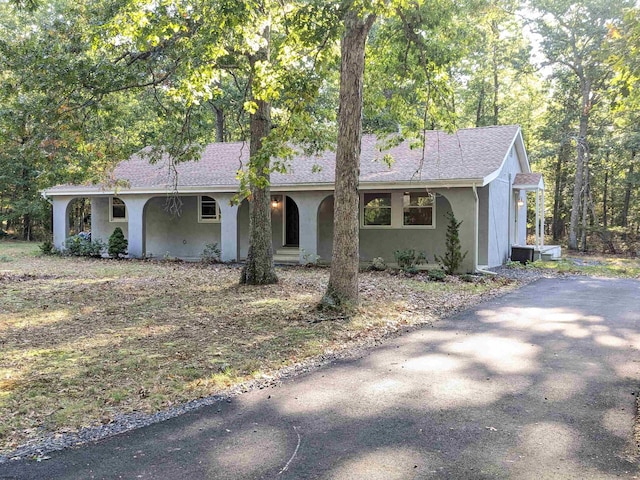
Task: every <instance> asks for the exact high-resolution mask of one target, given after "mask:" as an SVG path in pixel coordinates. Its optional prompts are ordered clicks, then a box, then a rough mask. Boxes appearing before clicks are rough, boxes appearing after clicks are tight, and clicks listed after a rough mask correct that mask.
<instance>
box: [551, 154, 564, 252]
mask: <svg viewBox="0 0 640 480" xmlns="http://www.w3.org/2000/svg"><path fill="white" fill-rule="evenodd" d="M566 152H567V144H566V143H565V144H563V145H561V146H560V150H559V151H558V159H557V161H556V168H555V188H554V197H553V241H554V242H557V241H558V240H560V238H562V236H563V235H564V222H563V221H562V218H561V215H562V211H563V210H564V208H563V207H564V201H563V197H562V190H564V185H565V181H566V180H565V168H563V167H564V163H565V155H566Z"/></svg>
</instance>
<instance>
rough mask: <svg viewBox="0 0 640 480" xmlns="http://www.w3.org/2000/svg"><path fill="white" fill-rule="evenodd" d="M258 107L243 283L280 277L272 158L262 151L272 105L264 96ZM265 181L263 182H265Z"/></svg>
mask: <svg viewBox="0 0 640 480" xmlns="http://www.w3.org/2000/svg"><path fill="white" fill-rule="evenodd" d="M256 103H257V105H258V109H257V110H256V112H255V113H254V114H252V115H251V119H250V130H251V132H250V135H251V143H250V145H249V158H250V160H249V168H250V169H251V170H253V171H255V175H256V181H255V182H253V183H252V185H251V196H250V197H249V252H248V253H247V261H246V263H245V264H244V267H243V269H242V273H241V275H240V283H245V284H249V285H268V284H270V283H276V282H277V281H278V277H277V276H276V271H275V268H274V266H273V245H272V241H271V205H270V195H271V193H270V192H271V189H270V188H269V173H265V172H268V168H265V167H268V166H269V159H268V158H266V159H265V158H263V154H262V153H260V149H261V147H262V140H263V139H264V138H265V137H266V136H267V135H268V134H269V131H270V129H271V106H270V104H269V103H268V102H265V101H263V100H257V101H256ZM262 185H264V186H262Z"/></svg>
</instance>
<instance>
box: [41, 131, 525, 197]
mask: <svg viewBox="0 0 640 480" xmlns="http://www.w3.org/2000/svg"><path fill="white" fill-rule="evenodd" d="M518 132H519V127H518V126H497V127H484V128H474V129H461V130H458V131H457V132H456V133H454V134H447V133H445V132H442V131H429V132H427V134H426V142H425V143H426V145H425V148H424V159H423V149H422V148H420V147H418V148H411V146H410V144H409V142H403V143H402V144H400V145H398V146H396V147H393V148H391V149H390V150H386V151H382V152H381V151H380V145H381V143H380V142H379V141H378V140H377V139H376V137H375V135H364V136H363V139H362V155H361V161H360V182H361V184H363V185H364V184H367V183H386V182H421V183H428V182H432V181H439V182H443V181H444V182H446V181H455V180H477V179H483V178H485V177H487V176H488V175H491V174H492V173H494V172H495V171H496V170H498V169H499V168H500V167H501V165H502V163H503V161H504V159H505V157H506V155H507V154H508V153H509V148H510V147H511V146H512V145H513V142H514V139H515V137H516V135H517V134H518ZM386 154H389V155H391V157H392V158H393V164H392V166H391V168H389V166H388V165H387V164H386V163H385V162H384V161H382V159H383V157H384V156H385V155H386ZM248 155H249V146H248V144H246V143H241V142H235V143H212V144H209V145H207V147H206V148H205V149H204V150H203V152H202V155H201V159H200V160H199V161H197V162H195V161H194V162H185V163H181V164H179V165H178V167H177V171H178V190H180V188H195V187H216V186H217V187H234V186H236V185H237V184H238V181H237V179H236V172H237V170H238V168H239V167H240V166H241V162H242V164H243V165H246V162H247V160H248ZM168 163H169V162H168V161H167V160H162V161H160V162H158V163H156V164H154V165H151V164H149V163H148V161H147V160H146V159H145V158H141V157H139V156H137V155H134V156H133V157H131V158H130V159H128V160H125V161H123V162H121V163H120V164H119V165H118V166H117V167H116V169H115V171H114V178H115V179H118V180H125V181H127V182H128V183H129V185H130V187H131V189H135V190H139V189H145V188H148V189H158V188H167V187H168V186H170V185H172V182H171V177H170V175H169V169H168V168H167V167H168ZM318 167H319V169H318ZM334 169H335V152H332V151H326V152H323V153H322V154H320V155H318V156H311V157H309V156H305V155H299V156H296V157H295V158H294V159H293V161H292V162H291V168H290V171H289V173H287V174H279V173H274V174H272V176H271V183H272V186H274V187H278V186H281V187H286V186H291V185H300V186H304V185H305V184H315V185H318V184H327V185H328V186H331V187H332V184H333V183H334V176H335V175H334V173H335V172H334ZM318 170H319V171H318ZM76 188H77V190H84V191H88V190H95V191H100V190H101V189H102V187H100V186H92V187H87V186H84V187H70V186H60V187H54V188H53V189H50V190H48V192H51V193H55V191H56V190H58V189H62V190H65V191H73V190H76Z"/></svg>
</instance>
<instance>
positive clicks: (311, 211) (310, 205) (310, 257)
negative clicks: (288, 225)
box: [287, 192, 330, 265]
mask: <svg viewBox="0 0 640 480" xmlns="http://www.w3.org/2000/svg"><path fill="white" fill-rule="evenodd" d="M329 194H330V193H328V192H305V193H287V196H288V197H291V198H292V199H293V201H294V202H296V205H298V213H299V217H300V228H299V231H300V263H301V264H303V265H304V264H306V263H316V262H317V261H318V260H317V256H318V208H319V207H320V204H321V203H322V201H323V200H324V199H325V198H327V196H328V195H329Z"/></svg>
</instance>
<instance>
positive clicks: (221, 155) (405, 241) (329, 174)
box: [43, 126, 544, 271]
mask: <svg viewBox="0 0 640 480" xmlns="http://www.w3.org/2000/svg"><path fill="white" fill-rule="evenodd" d="M248 152H249V149H248V146H247V145H246V144H244V143H242V142H236V143H213V144H210V145H208V146H207V147H206V148H204V150H203V151H202V154H201V158H200V160H199V161H193V162H185V163H181V164H179V165H178V166H177V184H174V182H173V180H172V178H171V175H170V169H169V168H168V162H163V161H161V162H159V163H156V164H150V163H148V161H147V160H146V159H145V158H142V157H140V156H133V157H131V158H130V159H128V160H125V161H123V162H121V163H120V164H119V165H118V166H117V167H116V168H115V171H114V178H115V179H117V180H120V181H124V182H125V183H126V185H127V186H126V187H120V188H114V187H108V186H105V185H60V186H56V187H53V188H50V189H48V190H46V191H45V192H43V194H44V195H45V196H46V197H47V198H48V199H50V201H51V202H52V203H53V232H54V245H55V247H56V248H59V249H60V248H63V246H64V242H65V240H66V238H67V236H68V235H69V205H70V204H71V202H72V201H73V200H74V199H76V198H79V197H88V198H90V199H91V229H92V238H94V239H97V238H99V239H102V240H103V241H106V240H107V239H108V237H109V236H110V235H111V233H112V232H113V230H114V228H115V227H117V226H119V227H121V228H122V230H123V231H124V233H125V236H126V237H127V239H128V241H129V255H130V256H132V257H144V256H154V257H163V256H164V255H170V256H172V257H178V258H184V259H196V258H199V256H200V254H201V253H202V251H203V249H204V247H205V245H207V244H212V243H217V244H218V246H219V248H220V249H221V253H222V255H221V257H222V260H224V261H241V260H242V259H243V258H245V257H246V255H247V250H248V229H249V205H248V202H247V200H244V201H242V202H241V203H240V204H234V203H233V202H232V199H233V197H234V194H235V193H236V192H237V190H238V180H237V178H236V173H237V169H238V167H239V165H241V163H242V164H246V162H247V160H248ZM386 155H389V156H390V157H385V156H386ZM386 158H392V162H386V161H384V160H385V159H386ZM334 177H335V153H334V152H332V151H326V152H323V153H321V154H319V155H317V156H305V155H298V156H296V157H295V158H294V159H293V160H292V162H291V167H290V169H289V171H288V173H286V174H280V173H274V174H272V176H271V197H272V203H271V220H272V236H273V248H274V251H275V252H276V253H275V259H276V261H279V260H280V261H283V260H287V259H288V260H293V261H296V262H300V263H307V262H314V261H317V260H320V261H330V260H331V248H332V238H333V189H334ZM528 190H534V191H536V192H537V193H536V204H537V207H538V208H537V210H536V212H540V211H541V209H543V207H542V204H543V203H544V199H543V197H541V195H543V191H544V182H543V180H542V177H541V175H540V174H532V173H531V168H530V165H529V161H528V158H527V153H526V150H525V146H524V143H523V139H522V132H521V130H520V128H519V127H518V126H495V127H484V128H473V129H461V130H458V131H457V132H456V133H453V134H448V133H445V132H442V131H431V132H427V134H426V142H425V145H424V147H422V146H420V147H418V148H412V146H411V145H410V144H409V142H403V143H401V144H400V145H397V146H394V147H391V148H389V149H388V150H384V151H381V149H380V142H379V141H378V140H377V139H376V137H375V136H374V135H364V136H363V139H362V155H361V166H360V207H359V208H360V239H359V241H360V254H361V258H362V260H363V261H368V260H371V259H373V258H374V257H383V258H384V259H385V260H386V261H387V262H391V263H392V262H393V261H394V254H393V252H394V251H395V250H398V249H406V248H413V249H416V250H420V251H424V252H426V254H427V258H428V260H429V262H430V263H435V260H434V255H443V254H444V249H445V234H446V227H447V220H446V214H447V212H453V213H454V215H455V217H456V218H457V219H458V220H459V221H462V224H461V226H460V239H461V243H462V251H463V252H464V251H467V252H468V253H467V256H466V258H465V260H464V264H463V269H464V270H466V271H474V270H478V269H482V268H483V267H485V268H486V267H493V266H498V265H501V264H503V263H505V261H507V260H508V259H509V257H510V252H511V247H512V245H517V244H521V245H524V244H526V211H527V210H526V199H527V196H526V191H528ZM541 198H542V199H541ZM540 199H541V200H540ZM176 200H177V201H178V203H179V204H180V205H181V208H180V210H179V212H177V213H176V212H175V211H173V212H172V211H170V209H168V208H167V202H168V201H173V202H175V201H176ZM174 204H175V203H174ZM543 218H544V215H536V226H537V227H538V228H537V232H538V235H537V237H536V238H538V239H540V238H541V237H542V235H541V232H542V230H543V229H542V221H541V219H543Z"/></svg>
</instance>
